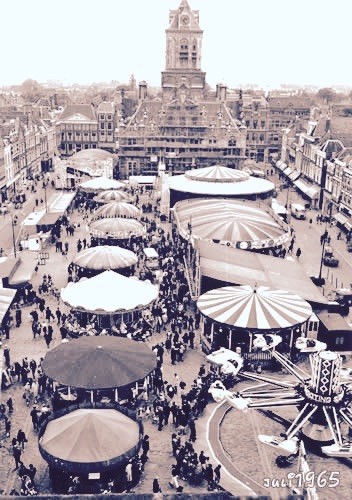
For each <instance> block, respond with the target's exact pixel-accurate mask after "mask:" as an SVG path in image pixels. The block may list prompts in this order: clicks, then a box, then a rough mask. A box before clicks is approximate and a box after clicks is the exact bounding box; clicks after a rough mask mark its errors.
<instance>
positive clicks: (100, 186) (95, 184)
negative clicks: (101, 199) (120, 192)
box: [79, 177, 126, 192]
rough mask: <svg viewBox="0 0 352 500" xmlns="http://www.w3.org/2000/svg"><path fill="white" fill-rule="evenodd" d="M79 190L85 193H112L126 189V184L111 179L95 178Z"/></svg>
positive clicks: (83, 184)
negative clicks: (115, 190)
mask: <svg viewBox="0 0 352 500" xmlns="http://www.w3.org/2000/svg"><path fill="white" fill-rule="evenodd" d="M79 188H80V189H81V190H83V191H93V192H94V191H107V190H109V191H111V190H114V189H124V188H126V184H125V183H123V182H121V181H117V180H116V179H109V178H108V177H94V178H93V179H89V180H88V181H85V182H82V184H80V185H79Z"/></svg>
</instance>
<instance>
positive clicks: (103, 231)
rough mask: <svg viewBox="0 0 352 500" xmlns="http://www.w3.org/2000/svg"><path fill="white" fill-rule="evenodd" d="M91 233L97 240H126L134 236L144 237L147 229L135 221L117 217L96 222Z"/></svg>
mask: <svg viewBox="0 0 352 500" xmlns="http://www.w3.org/2000/svg"><path fill="white" fill-rule="evenodd" d="M89 231H90V234H91V235H92V236H93V237H95V238H115V239H117V240H126V239H128V238H131V237H132V236H143V235H144V234H145V227H144V226H143V224H141V223H140V222H138V221H136V220H135V219H123V218H121V217H115V218H111V219H99V220H95V221H94V222H92V223H91V224H90V226H89Z"/></svg>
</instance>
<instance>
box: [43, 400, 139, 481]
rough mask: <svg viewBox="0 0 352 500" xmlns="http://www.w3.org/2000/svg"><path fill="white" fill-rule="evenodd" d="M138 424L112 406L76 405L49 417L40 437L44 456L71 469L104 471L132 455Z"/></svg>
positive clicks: (63, 467) (137, 434)
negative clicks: (50, 418)
mask: <svg viewBox="0 0 352 500" xmlns="http://www.w3.org/2000/svg"><path fill="white" fill-rule="evenodd" d="M139 439H140V436H139V425H138V423H137V422H135V421H134V420H132V419H131V418H129V417H127V416H126V415H124V414H123V413H120V412H118V411H116V410H111V409H78V410H75V411H73V412H70V413H67V414H66V415H64V416H62V417H59V418H57V419H54V420H51V421H50V422H49V423H48V425H47V426H46V429H45V432H44V434H43V435H42V437H41V438H40V441H39V448H40V451H41V453H42V455H43V457H44V458H45V459H46V460H47V461H48V462H49V463H50V464H52V465H56V467H57V462H58V461H60V463H59V466H60V465H61V468H62V469H66V470H69V471H70V472H76V473H77V472H78V473H79V472H81V473H82V472H83V471H85V472H87V471H89V469H90V467H91V469H92V471H94V472H96V471H103V470H104V469H108V468H109V467H111V462H113V463H114V464H115V465H116V463H118V462H119V460H118V459H120V460H121V459H126V458H129V457H130V456H133V455H134V452H135V450H136V447H137V446H138V444H139Z"/></svg>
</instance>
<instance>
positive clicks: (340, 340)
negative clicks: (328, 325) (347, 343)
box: [335, 337, 344, 345]
mask: <svg viewBox="0 0 352 500" xmlns="http://www.w3.org/2000/svg"><path fill="white" fill-rule="evenodd" d="M343 344H344V338H343V337H336V339H335V345H343Z"/></svg>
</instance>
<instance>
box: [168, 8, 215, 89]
mask: <svg viewBox="0 0 352 500" xmlns="http://www.w3.org/2000/svg"><path fill="white" fill-rule="evenodd" d="M165 32H166V64H165V71H163V72H162V89H163V92H164V94H165V93H170V92H173V93H175V91H177V89H178V88H179V87H180V86H181V85H183V86H185V87H187V89H189V92H190V94H193V95H194V94H197V93H198V94H199V92H202V91H203V90H204V88H205V73H204V72H202V70H201V55H202V38H203V31H202V29H201V28H200V26H199V11H197V10H192V9H191V7H190V6H189V3H188V1H187V0H181V3H180V6H179V8H178V9H177V10H171V11H170V14H169V27H168V28H167V29H166V30H165Z"/></svg>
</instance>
